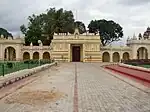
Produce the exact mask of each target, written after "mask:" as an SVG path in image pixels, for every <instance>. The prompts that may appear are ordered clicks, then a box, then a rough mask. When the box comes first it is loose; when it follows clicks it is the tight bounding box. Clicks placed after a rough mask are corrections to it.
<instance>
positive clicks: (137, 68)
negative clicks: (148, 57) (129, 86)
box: [118, 63, 150, 73]
mask: <svg viewBox="0 0 150 112" xmlns="http://www.w3.org/2000/svg"><path fill="white" fill-rule="evenodd" d="M118 65H119V66H123V67H126V68H132V69H134V70H139V71H142V72H147V73H150V69H147V68H144V67H139V66H133V65H127V64H124V63H119V64H118Z"/></svg>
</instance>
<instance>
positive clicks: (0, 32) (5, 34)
mask: <svg viewBox="0 0 150 112" xmlns="http://www.w3.org/2000/svg"><path fill="white" fill-rule="evenodd" d="M0 35H3V36H4V38H8V37H12V38H13V36H12V34H11V33H9V32H8V31H7V30H6V29H4V28H0Z"/></svg>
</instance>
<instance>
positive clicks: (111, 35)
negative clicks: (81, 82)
mask: <svg viewBox="0 0 150 112" xmlns="http://www.w3.org/2000/svg"><path fill="white" fill-rule="evenodd" d="M88 28H89V32H90V33H94V34H97V33H99V35H100V39H101V43H102V44H103V46H106V45H108V44H110V43H112V42H114V41H119V40H120V39H121V38H122V37H123V30H122V27H121V26H120V25H119V24H118V23H115V22H114V21H112V20H109V21H107V20H104V19H103V20H92V21H91V22H90V24H89V25H88Z"/></svg>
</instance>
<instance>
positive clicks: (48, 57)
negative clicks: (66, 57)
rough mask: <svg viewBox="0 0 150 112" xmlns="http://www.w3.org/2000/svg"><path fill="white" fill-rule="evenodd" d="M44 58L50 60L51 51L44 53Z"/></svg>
mask: <svg viewBox="0 0 150 112" xmlns="http://www.w3.org/2000/svg"><path fill="white" fill-rule="evenodd" d="M43 59H46V60H49V59H50V54H49V52H44V53H43Z"/></svg>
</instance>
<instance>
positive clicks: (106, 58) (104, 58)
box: [102, 52, 110, 62]
mask: <svg viewBox="0 0 150 112" xmlns="http://www.w3.org/2000/svg"><path fill="white" fill-rule="evenodd" d="M102 61H103V62H110V54H109V53H108V52H104V53H103V56H102Z"/></svg>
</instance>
